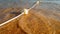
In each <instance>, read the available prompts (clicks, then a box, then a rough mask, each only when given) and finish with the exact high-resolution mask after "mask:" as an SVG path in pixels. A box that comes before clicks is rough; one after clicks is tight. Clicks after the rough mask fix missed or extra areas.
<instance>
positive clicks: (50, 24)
mask: <svg viewBox="0 0 60 34" xmlns="http://www.w3.org/2000/svg"><path fill="white" fill-rule="evenodd" d="M44 11H45V12H44ZM50 14H52V12H51V13H49V14H48V12H47V11H46V10H41V9H40V11H37V10H36V9H34V10H31V11H30V12H29V14H28V15H23V16H22V17H21V19H20V21H19V26H20V27H21V28H22V30H24V31H25V32H26V33H28V34H59V33H60V28H59V27H60V25H59V23H60V21H59V20H58V19H56V18H54V17H53V16H52V18H50V17H48V16H49V15H50ZM52 15H54V13H53V14H52ZM57 17H58V16H57ZM53 18H54V19H53Z"/></svg>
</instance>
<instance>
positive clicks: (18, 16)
mask: <svg viewBox="0 0 60 34" xmlns="http://www.w3.org/2000/svg"><path fill="white" fill-rule="evenodd" d="M37 4H39V1H37V2H36V4H34V5H33V6H32V7H31V8H29V9H28V10H31V9H32V8H34V7H35V6H36V5H37ZM22 11H23V10H22ZM23 14H24V12H22V13H21V14H20V15H18V16H16V17H14V18H12V19H10V20H8V21H6V22H4V23H2V24H0V27H1V26H3V25H5V24H7V23H9V22H11V21H12V20H14V19H17V18H18V17H20V16H21V15H23Z"/></svg>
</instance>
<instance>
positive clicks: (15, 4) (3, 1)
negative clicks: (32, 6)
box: [0, 0, 60, 8]
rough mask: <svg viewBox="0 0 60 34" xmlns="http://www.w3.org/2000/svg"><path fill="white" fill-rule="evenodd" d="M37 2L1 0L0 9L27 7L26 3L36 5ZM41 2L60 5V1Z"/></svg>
mask: <svg viewBox="0 0 60 34" xmlns="http://www.w3.org/2000/svg"><path fill="white" fill-rule="evenodd" d="M35 1H37V0H0V8H6V7H20V6H24V5H26V3H27V4H28V3H34V2H35ZM39 1H42V2H51V3H57V4H60V1H59V0H39ZM28 5H29V4H28Z"/></svg>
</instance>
